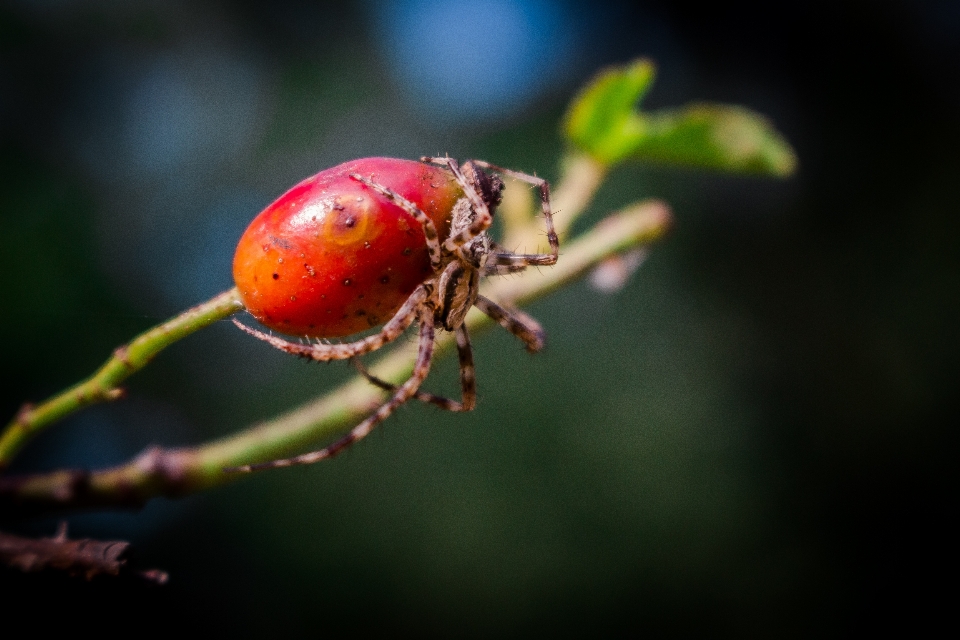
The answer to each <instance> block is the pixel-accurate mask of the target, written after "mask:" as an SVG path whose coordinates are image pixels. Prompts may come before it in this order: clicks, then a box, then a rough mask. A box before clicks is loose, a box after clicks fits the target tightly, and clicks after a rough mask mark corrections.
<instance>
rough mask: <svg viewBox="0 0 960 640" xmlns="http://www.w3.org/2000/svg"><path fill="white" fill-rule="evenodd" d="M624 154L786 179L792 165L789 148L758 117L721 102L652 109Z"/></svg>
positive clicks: (748, 111)
mask: <svg viewBox="0 0 960 640" xmlns="http://www.w3.org/2000/svg"><path fill="white" fill-rule="evenodd" d="M640 117H641V118H643V119H645V121H646V124H647V126H646V127H645V135H643V136H640V137H638V138H637V139H635V140H634V146H633V149H632V150H631V152H630V156H631V157H632V158H634V159H637V160H642V161H645V162H656V163H662V164H673V165H683V166H690V167H700V168H704V169H718V170H722V171H736V172H740V173H753V174H765V175H774V176H781V177H783V176H788V175H790V174H791V173H793V170H794V169H795V168H796V165H797V158H796V155H795V154H794V152H793V149H792V148H791V147H790V144H789V143H788V142H787V141H786V140H785V139H784V138H783V136H781V135H780V134H779V133H778V132H777V130H776V129H775V128H774V127H773V125H772V124H771V123H770V121H768V120H767V119H766V118H764V117H763V116H761V115H760V114H758V113H756V112H754V111H750V110H749V109H745V108H743V107H735V106H730V105H722V104H694V105H689V106H686V107H683V108H680V109H675V110H663V111H656V112H654V113H652V114H650V115H648V116H640Z"/></svg>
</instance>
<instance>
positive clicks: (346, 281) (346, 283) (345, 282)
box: [343, 278, 353, 287]
mask: <svg viewBox="0 0 960 640" xmlns="http://www.w3.org/2000/svg"><path fill="white" fill-rule="evenodd" d="M351 284H353V283H352V282H351V281H350V278H347V279H346V280H344V281H343V286H345V287H349V286H350V285H351Z"/></svg>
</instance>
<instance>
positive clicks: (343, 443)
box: [225, 308, 434, 472]
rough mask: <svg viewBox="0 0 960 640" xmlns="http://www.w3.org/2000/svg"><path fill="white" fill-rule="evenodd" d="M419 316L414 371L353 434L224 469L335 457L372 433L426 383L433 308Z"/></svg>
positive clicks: (256, 468)
mask: <svg viewBox="0 0 960 640" xmlns="http://www.w3.org/2000/svg"><path fill="white" fill-rule="evenodd" d="M418 316H419V320H420V345H419V349H418V352H417V361H416V364H414V367H413V373H412V374H411V375H410V377H409V378H408V379H407V381H406V382H404V383H403V384H402V385H400V386H399V387H398V388H397V389H396V392H395V393H394V394H393V397H392V398H390V399H389V400H388V401H387V402H385V403H384V404H382V405H380V408H379V409H377V410H376V411H375V412H374V413H372V414H371V415H370V416H368V417H367V419H366V420H364V421H363V422H361V423H360V424H358V425H357V426H356V427H354V428H353V429H351V430H350V433H348V434H347V435H345V436H344V437H342V438H340V439H339V440H337V441H336V442H334V443H333V444H331V445H329V446H327V447H324V448H323V449H320V450H318V451H312V452H310V453H304V454H301V455H299V456H294V457H292V458H284V459H282V460H271V461H270V462H260V463H257V464H245V465H242V466H239V467H231V468H228V469H225V471H240V472H250V471H262V470H264V469H275V468H277V467H292V466H294V465H300V464H313V463H314V462H319V461H321V460H325V459H327V458H332V457H333V456H335V455H337V454H338V453H340V452H341V451H343V450H344V449H346V448H347V447H349V446H350V445H352V444H353V443H354V442H357V441H358V440H362V439H363V438H365V437H366V436H367V435H369V434H370V432H371V431H373V429H374V428H375V427H376V426H377V425H378V424H380V423H381V422H383V421H384V420H386V419H387V418H388V417H390V414H392V413H393V412H394V411H395V410H396V408H397V407H399V406H400V405H402V404H403V403H404V402H406V401H407V400H409V399H410V398H412V397H414V396H415V395H416V393H417V391H418V390H419V389H420V385H421V384H423V381H424V380H425V379H426V378H427V374H429V373H430V363H431V359H432V358H433V339H434V328H433V313H432V310H431V309H429V308H424V309H422V310H421V311H420V313H419V314H418Z"/></svg>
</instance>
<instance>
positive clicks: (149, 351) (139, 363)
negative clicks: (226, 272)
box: [0, 288, 243, 470]
mask: <svg viewBox="0 0 960 640" xmlns="http://www.w3.org/2000/svg"><path fill="white" fill-rule="evenodd" d="M242 309H243V303H241V302H240V295H239V293H238V292H237V290H236V288H234V289H230V290H229V291H225V292H223V293H221V294H220V295H218V296H216V297H214V298H212V299H210V300H208V301H206V302H204V303H202V304H199V305H197V306H195V307H193V308H192V309H188V310H186V311H184V312H183V313H181V314H180V315H178V316H175V317H173V318H171V319H170V320H167V321H166V322H164V323H163V324H160V325H157V326H155V327H153V328H152V329H149V330H148V331H146V332H144V333H142V334H140V335H139V336H137V337H136V338H134V339H133V341H132V342H130V343H129V344H127V345H123V346H120V347H118V348H116V349H115V350H114V352H113V355H112V356H111V357H110V359H109V360H107V361H106V362H105V363H104V364H103V366H102V367H100V369H98V370H97V371H96V372H95V373H94V374H93V375H92V376H90V377H89V378H87V379H86V380H84V381H83V382H80V383H77V384H76V385H74V386H72V387H70V388H69V389H66V390H64V391H61V392H60V393H58V394H57V395H55V396H53V397H51V398H49V399H47V400H45V401H44V402H42V403H40V404H38V405H32V404H25V405H23V407H21V408H20V411H18V412H17V415H16V416H14V418H13V420H11V421H10V424H8V425H7V427H6V429H5V430H4V432H3V435H0V470H2V469H3V468H5V467H6V466H7V465H8V464H10V461H11V460H12V459H13V457H14V456H15V455H16V454H17V452H18V451H20V449H21V448H23V446H24V445H25V444H26V443H27V441H28V440H29V439H30V438H32V437H33V436H35V435H36V434H38V433H39V432H40V431H42V430H43V429H45V428H46V427H48V426H50V425H51V424H53V423H54V422H56V421H57V420H60V419H62V418H65V417H66V416H68V415H70V414H72V413H74V412H76V411H79V410H80V409H82V408H83V407H86V406H89V405H91V404H95V403H98V402H107V401H110V400H116V399H118V398H120V397H122V396H123V389H121V388H120V387H119V385H120V383H121V382H123V381H124V380H126V379H127V378H128V377H130V376H131V375H133V374H134V373H136V372H137V371H139V370H140V369H142V368H143V367H145V366H146V365H147V363H148V362H150V360H152V359H153V357H154V356H155V355H157V354H158V353H159V352H160V351H162V350H163V349H165V348H167V347H169V346H170V345H172V344H173V343H174V342H177V341H178V340H181V339H182V338H185V337H187V336H188V335H190V334H191V333H193V332H194V331H197V330H199V329H202V328H204V327H206V326H208V325H210V324H213V323H214V322H216V321H217V320H222V319H224V318H226V317H228V316H231V315H233V314H234V313H236V312H238V311H240V310H242Z"/></svg>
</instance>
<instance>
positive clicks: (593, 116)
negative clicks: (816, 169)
mask: <svg viewBox="0 0 960 640" xmlns="http://www.w3.org/2000/svg"><path fill="white" fill-rule="evenodd" d="M654 75H655V68H654V66H653V64H652V63H651V62H650V61H648V60H637V61H635V62H633V63H631V64H629V65H626V66H624V67H614V68H610V69H606V70H604V71H602V72H601V73H600V74H599V75H597V77H596V78H594V80H593V81H591V82H590V83H589V84H588V85H587V86H586V87H585V88H584V89H583V90H582V91H581V92H580V94H579V95H578V96H577V97H576V99H574V101H573V103H572V105H571V107H570V110H569V111H568V112H567V117H566V120H565V121H564V133H565V135H566V137H567V140H568V141H569V142H570V143H572V144H573V145H575V146H576V147H579V148H580V149H581V150H582V151H584V152H585V153H587V154H588V155H590V156H591V157H593V158H594V159H595V160H597V161H599V162H601V163H603V164H605V165H607V166H612V165H615V164H617V163H619V162H623V161H625V160H639V161H642V162H654V163H659V164H670V165H679V166H687V167H699V168H705V169H717V170H722V171H735V172H741V173H754V174H763V175H774V176H787V175H790V174H791V173H792V172H793V170H794V168H795V167H796V156H795V154H794V152H793V149H792V148H791V147H790V144H789V143H788V142H787V141H786V140H785V139H784V138H783V136H781V135H780V134H779V133H778V132H777V130H776V129H775V128H774V127H773V125H772V124H771V123H770V122H769V121H768V120H767V119H766V118H764V117H763V116H761V115H759V114H757V113H755V112H753V111H750V110H749V109H745V108H743V107H736V106H728V105H719V104H693V105H689V106H686V107H682V108H679V109H669V110H662V111H656V112H653V113H644V112H641V111H638V110H637V105H638V103H639V101H640V99H641V98H642V97H643V96H644V95H645V94H646V93H647V91H648V90H649V88H650V85H651V84H652V82H653V78H654Z"/></svg>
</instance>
